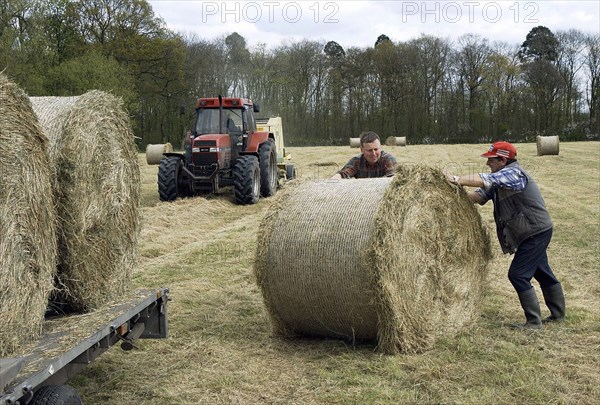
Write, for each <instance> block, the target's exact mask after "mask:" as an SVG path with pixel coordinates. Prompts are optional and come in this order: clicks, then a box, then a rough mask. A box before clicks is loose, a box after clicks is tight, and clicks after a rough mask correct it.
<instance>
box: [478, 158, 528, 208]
mask: <svg viewBox="0 0 600 405" xmlns="http://www.w3.org/2000/svg"><path fill="white" fill-rule="evenodd" d="M479 176H480V177H481V180H483V187H482V188H478V189H477V190H475V192H477V193H478V194H479V195H480V196H481V198H482V199H483V201H482V204H485V203H486V202H487V201H489V200H490V199H492V198H493V196H494V189H495V188H506V189H508V190H514V191H521V190H523V189H524V188H525V186H526V185H527V176H525V174H524V173H523V172H522V171H521V170H519V169H518V168H516V167H511V166H505V167H503V168H502V169H501V170H499V171H497V172H496V173H480V174H479Z"/></svg>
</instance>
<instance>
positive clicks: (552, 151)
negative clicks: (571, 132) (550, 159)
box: [536, 135, 560, 156]
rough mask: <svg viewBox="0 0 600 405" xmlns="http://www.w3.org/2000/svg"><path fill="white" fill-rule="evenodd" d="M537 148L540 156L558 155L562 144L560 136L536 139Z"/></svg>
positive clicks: (538, 137)
mask: <svg viewBox="0 0 600 405" xmlns="http://www.w3.org/2000/svg"><path fill="white" fill-rule="evenodd" d="M536 147H537V154H538V156H543V155H558V152H559V150H560V143H559V139H558V135H556V136H540V135H538V136H537V137H536Z"/></svg>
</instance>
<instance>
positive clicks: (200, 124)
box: [196, 108, 242, 135]
mask: <svg viewBox="0 0 600 405" xmlns="http://www.w3.org/2000/svg"><path fill="white" fill-rule="evenodd" d="M197 111H198V112H197V120H196V134H197V135H203V134H218V133H220V128H219V110H218V109H217V108H199V109H198V110H197ZM222 118H223V125H222V130H223V133H234V132H237V133H241V131H242V117H241V115H240V110H233V109H228V108H224V109H223V116H222Z"/></svg>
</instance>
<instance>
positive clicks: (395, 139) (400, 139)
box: [385, 136, 406, 146]
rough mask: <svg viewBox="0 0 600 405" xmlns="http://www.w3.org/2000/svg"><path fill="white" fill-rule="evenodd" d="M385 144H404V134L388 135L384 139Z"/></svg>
mask: <svg viewBox="0 0 600 405" xmlns="http://www.w3.org/2000/svg"><path fill="white" fill-rule="evenodd" d="M385 144H386V145H387V146H406V137H405V136H388V137H387V139H386V140H385Z"/></svg>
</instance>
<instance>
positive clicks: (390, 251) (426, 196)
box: [254, 166, 491, 353]
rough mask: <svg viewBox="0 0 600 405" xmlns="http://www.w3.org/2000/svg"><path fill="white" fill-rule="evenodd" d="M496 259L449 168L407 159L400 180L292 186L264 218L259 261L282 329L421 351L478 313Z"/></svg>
mask: <svg viewBox="0 0 600 405" xmlns="http://www.w3.org/2000/svg"><path fill="white" fill-rule="evenodd" d="M457 213H460V214H459V215H457ZM490 258H491V248H490V240H489V236H488V234H487V232H486V230H485V228H484V227H483V226H482V223H481V217H480V216H479V213H478V211H477V209H476V208H475V207H474V205H473V203H472V202H471V201H470V200H469V199H468V197H467V196H466V193H465V192H464V190H463V189H459V188H457V187H456V186H453V185H451V184H449V183H448V182H447V181H446V180H445V178H444V176H443V174H442V173H441V172H440V171H439V170H436V169H432V168H428V167H425V166H412V167H407V166H399V167H398V169H397V172H396V174H395V176H394V177H393V178H392V179H390V178H379V179H360V180H344V181H337V182H333V181H326V182H319V183H317V182H306V183H303V184H301V185H299V186H298V187H296V188H293V189H289V190H288V191H287V192H284V193H282V195H281V196H280V197H279V200H278V202H277V206H276V208H275V209H274V210H273V211H272V212H271V213H269V214H268V215H267V216H266V217H265V219H264V220H263V221H262V223H261V225H260V229H259V236H258V244H257V252H256V261H255V264H254V271H255V275H256V278H257V283H258V285H259V287H260V289H261V291H262V295H263V298H264V301H265V305H266V307H267V310H268V312H269V314H270V319H271V323H272V324H273V329H274V332H275V333H276V334H278V335H281V336H285V337H291V336H295V335H307V336H318V337H333V338H343V339H348V340H350V341H376V342H377V345H378V349H379V350H380V351H382V352H385V353H398V352H401V351H402V352H418V351H421V350H424V349H427V348H429V347H431V346H432V345H433V343H434V342H435V341H436V340H437V339H438V338H440V337H442V336H449V335H453V334H455V333H456V332H458V331H459V330H461V329H462V328H464V327H465V326H466V325H468V324H470V323H471V322H473V321H474V319H476V317H477V316H478V314H479V309H480V308H481V306H480V304H481V300H482V292H483V288H484V280H485V276H486V274H487V263H488V261H489V260H490Z"/></svg>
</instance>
